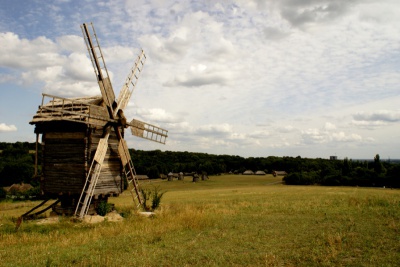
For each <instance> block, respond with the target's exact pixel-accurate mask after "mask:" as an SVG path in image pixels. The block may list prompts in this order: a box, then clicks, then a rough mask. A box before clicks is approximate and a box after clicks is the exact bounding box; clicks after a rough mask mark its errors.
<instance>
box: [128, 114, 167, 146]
mask: <svg viewBox="0 0 400 267" xmlns="http://www.w3.org/2000/svg"><path fill="white" fill-rule="evenodd" d="M127 125H128V126H130V128H131V132H132V134H133V135H134V136H138V137H141V138H144V139H147V140H151V141H154V142H157V143H161V144H165V142H166V140H167V137H168V131H167V130H165V129H163V128H160V127H158V126H155V125H152V124H149V123H146V122H142V121H139V120H135V119H133V120H132V121H131V122H129V123H127Z"/></svg>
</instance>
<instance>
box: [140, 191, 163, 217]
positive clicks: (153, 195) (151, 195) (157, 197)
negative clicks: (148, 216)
mask: <svg viewBox="0 0 400 267" xmlns="http://www.w3.org/2000/svg"><path fill="white" fill-rule="evenodd" d="M140 192H141V193H142V199H143V204H142V205H143V209H144V210H146V211H154V210H156V209H157V208H158V207H159V206H160V203H161V198H162V196H163V195H164V194H165V192H161V191H160V188H159V187H156V186H155V187H153V190H150V189H145V188H142V189H141V190H140ZM150 199H151V206H148V202H149V200H150Z"/></svg>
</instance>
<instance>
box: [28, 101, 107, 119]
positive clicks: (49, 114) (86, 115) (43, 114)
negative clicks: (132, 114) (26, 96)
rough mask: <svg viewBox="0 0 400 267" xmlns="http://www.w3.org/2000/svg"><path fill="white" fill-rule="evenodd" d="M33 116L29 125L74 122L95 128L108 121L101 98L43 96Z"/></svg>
mask: <svg viewBox="0 0 400 267" xmlns="http://www.w3.org/2000/svg"><path fill="white" fill-rule="evenodd" d="M45 100H47V101H48V102H47V103H45V104H43V105H42V106H39V109H38V111H37V112H36V114H35V115H34V116H33V119H32V120H31V121H30V122H29V123H30V124H36V123H41V122H48V121H74V122H81V123H86V124H93V125H97V126H104V125H105V124H106V123H107V120H104V119H103V120H101V119H99V118H105V119H108V118H109V115H108V111H107V108H106V107H105V105H104V104H103V99H102V97H101V96H86V97H75V98H62V97H56V96H51V95H45V94H44V95H43V103H44V102H45Z"/></svg>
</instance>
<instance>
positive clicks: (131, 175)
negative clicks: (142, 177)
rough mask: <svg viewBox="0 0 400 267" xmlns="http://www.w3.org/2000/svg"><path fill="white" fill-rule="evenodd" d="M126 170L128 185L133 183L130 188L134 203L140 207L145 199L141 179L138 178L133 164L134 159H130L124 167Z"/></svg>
mask: <svg viewBox="0 0 400 267" xmlns="http://www.w3.org/2000/svg"><path fill="white" fill-rule="evenodd" d="M124 172H125V176H126V179H127V180H128V187H129V185H130V184H132V185H133V188H132V189H131V190H130V192H131V195H132V199H133V203H134V204H135V205H136V208H139V207H140V206H141V205H142V204H143V201H142V197H141V192H140V189H139V181H138V179H137V175H136V171H135V167H134V166H133V163H132V160H129V161H128V163H127V164H126V166H125V167H124Z"/></svg>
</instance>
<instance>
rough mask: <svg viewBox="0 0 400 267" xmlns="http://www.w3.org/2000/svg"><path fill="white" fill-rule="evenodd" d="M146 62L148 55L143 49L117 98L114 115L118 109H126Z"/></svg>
mask: <svg viewBox="0 0 400 267" xmlns="http://www.w3.org/2000/svg"><path fill="white" fill-rule="evenodd" d="M145 62H146V55H145V54H144V51H143V50H142V52H141V53H140V55H139V56H138V57H137V59H136V61H135V64H134V65H133V67H132V69H131V71H130V72H129V75H128V77H127V78H126V80H125V83H124V85H123V86H122V89H121V91H120V93H119V95H118V100H117V103H118V106H117V108H116V109H115V110H114V115H115V113H116V112H117V111H118V110H120V109H125V107H126V106H127V105H128V102H129V99H130V98H131V95H132V92H133V90H134V89H135V86H136V84H137V81H138V79H139V74H140V73H141V72H142V70H143V66H144V63H145Z"/></svg>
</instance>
